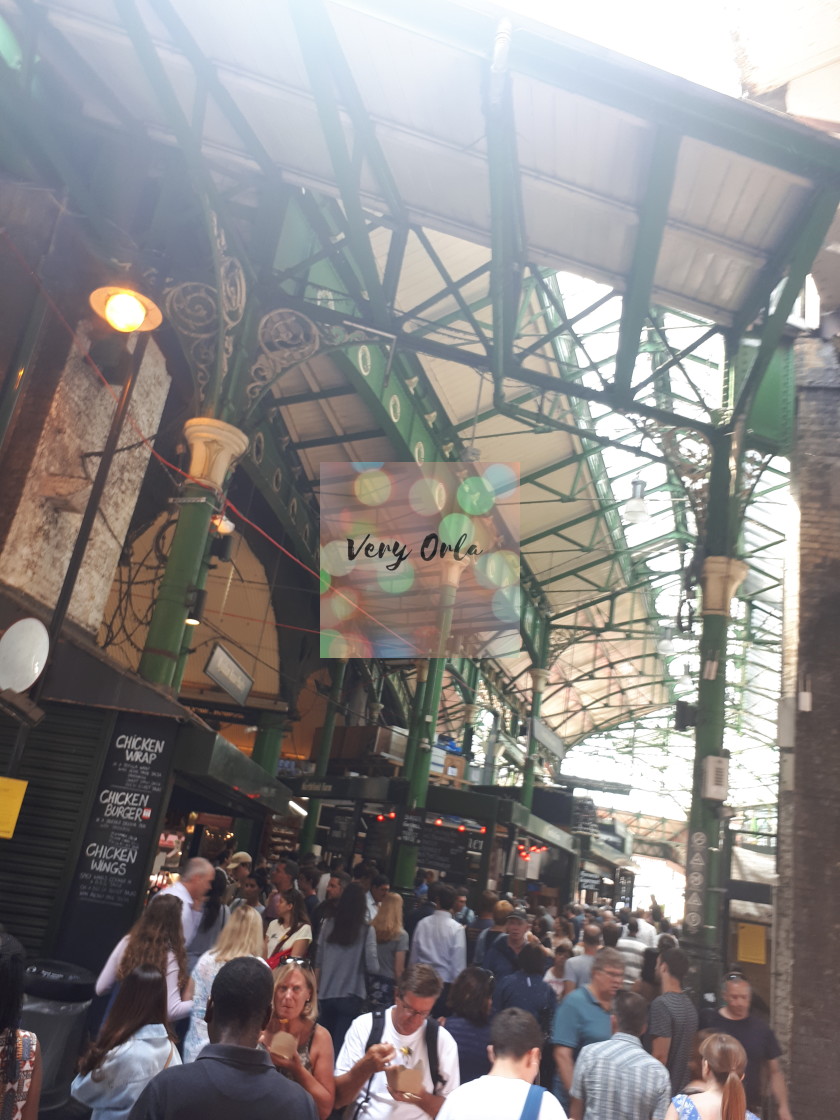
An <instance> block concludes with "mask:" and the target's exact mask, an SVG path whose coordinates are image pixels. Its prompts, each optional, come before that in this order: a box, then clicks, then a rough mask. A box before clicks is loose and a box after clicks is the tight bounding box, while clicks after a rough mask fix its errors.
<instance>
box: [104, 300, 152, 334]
mask: <svg viewBox="0 0 840 1120" xmlns="http://www.w3.org/2000/svg"><path fill="white" fill-rule="evenodd" d="M105 319H106V320H107V322H108V324H109V325H110V326H112V327H113V328H114V330H115V331H121V332H122V333H123V334H131V332H132V331H139V330H140V328H141V327H142V326H143V324H144V323H145V321H146V308H145V307H144V306H143V304H142V302H141V301H140V300H139V299H138V298H137V296H136V295H134V293H133V292H117V293H116V294H115V295H112V296H110V297H109V298H108V299H107V300H106V301H105Z"/></svg>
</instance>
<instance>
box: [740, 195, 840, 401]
mask: <svg viewBox="0 0 840 1120" xmlns="http://www.w3.org/2000/svg"><path fill="white" fill-rule="evenodd" d="M838 204H840V190H838V189H836V188H835V189H834V190H830V191H828V190H827V191H821V192H819V193H818V195H817V198H816V201H815V202H814V205H813V206H812V207H811V208H810V209H809V210H808V212H807V213H808V218H807V221H806V222H805V227H804V229H803V230H802V232H801V234H800V236H799V238H798V240H797V243H796V247H795V249H794V250H793V255H792V257H791V261H790V267H789V269H788V275H787V278H786V280H785V282H784V287H783V289H782V291H781V293H780V294H779V298H778V302H777V304H776V307H775V308H774V310H773V313H772V315H770V316H769V317H768V319H767V322H766V323H765V325H764V329H763V330H762V332H761V343H760V345H759V347H758V353H757V354H756V356H755V361H754V362H753V364H752V367H751V368H750V372H749V373H748V374H747V377H746V379H745V381H744V383H743V385H742V386H741V391H740V393H739V394H738V399H737V400H736V402H735V408H734V412H733V420H735V421H740V420H746V417H747V415H748V414H749V410H750V406H751V405H752V402H753V400H754V399H755V395H756V393H757V392H758V389H759V386H760V385H761V381H762V379H763V377H764V374H765V373H766V372H767V368H768V366H769V365H770V362H771V360H772V358H773V355H774V354H775V352H776V347H777V346H778V345H779V342H780V341H781V338H782V334H783V332H784V329H785V326H786V325H787V320H788V317H789V315H790V313H791V311H792V309H793V305H794V303H795V302H796V299H797V296H798V295H799V293H800V291H801V290H802V285H803V284H804V283H805V277H806V276H807V275H808V272H809V271H810V269H811V265H812V264H813V261H814V257H815V256H816V255H817V252H818V250H819V247H820V245H821V244H822V243H823V240H824V238H825V235H826V233H827V232H828V229H829V226H830V225H831V223H832V221H833V220H834V216H835V214H836V213H837V207H838Z"/></svg>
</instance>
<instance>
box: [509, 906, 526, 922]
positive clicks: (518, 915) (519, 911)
mask: <svg viewBox="0 0 840 1120" xmlns="http://www.w3.org/2000/svg"><path fill="white" fill-rule="evenodd" d="M530 920H531V916H530V914H529V913H528V911H527V910H526V909H525V907H524V906H514V908H513V909H512V910H511V912H510V913H509V914H508V916H507V918H506V919H505V921H507V922H529V921H530Z"/></svg>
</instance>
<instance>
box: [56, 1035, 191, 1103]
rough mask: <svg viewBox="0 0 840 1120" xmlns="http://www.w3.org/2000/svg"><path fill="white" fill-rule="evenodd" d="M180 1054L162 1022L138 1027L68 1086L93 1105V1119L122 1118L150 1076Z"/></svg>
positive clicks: (174, 1062)
mask: <svg viewBox="0 0 840 1120" xmlns="http://www.w3.org/2000/svg"><path fill="white" fill-rule="evenodd" d="M167 1063H168V1064H169V1066H170V1067H172V1066H179V1065H180V1064H181V1056H180V1054H179V1053H178V1051H177V1050H176V1049H175V1044H174V1043H172V1042H170V1040H169V1035H168V1034H167V1031H166V1027H165V1026H164V1025H163V1024H162V1023H150V1024H148V1025H147V1026H145V1027H141V1028H140V1030H139V1031H137V1032H135V1034H133V1035H132V1036H131V1038H130V1039H129V1040H128V1041H127V1042H124V1043H123V1044H122V1045H121V1046H115V1047H114V1049H113V1050H109V1051H108V1053H107V1054H106V1055H105V1057H104V1058H103V1060H102V1064H101V1065H100V1066H99V1067H98V1069H95V1070H93V1071H92V1072H91V1073H80V1074H79V1075H78V1076H77V1077H76V1079H75V1081H74V1082H73V1084H72V1085H71V1087H70V1092H71V1094H72V1095H73V1097H74V1098H75V1099H76V1100H77V1101H81V1102H82V1104H86V1105H87V1106H88V1108H92V1109H93V1120H123V1118H124V1117H126V1116H128V1114H129V1112H131V1108H132V1106H133V1104H134V1102H135V1101H136V1100H137V1098H138V1097H139V1096H140V1094H141V1093H142V1092H143V1090H144V1089H145V1088H146V1086H147V1085H148V1084H149V1082H150V1081H151V1080H152V1078H153V1077H157V1075H158V1074H159V1073H160V1072H161V1070H162V1069H164V1068H165V1067H166V1065H167Z"/></svg>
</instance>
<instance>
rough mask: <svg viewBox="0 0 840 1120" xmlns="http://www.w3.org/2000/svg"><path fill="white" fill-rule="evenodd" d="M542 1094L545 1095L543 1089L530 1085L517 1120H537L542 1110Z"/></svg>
mask: <svg viewBox="0 0 840 1120" xmlns="http://www.w3.org/2000/svg"><path fill="white" fill-rule="evenodd" d="M543 1093H545V1089H544V1088H543V1087H542V1085H530V1086H529V1087H528V1094H527V1096H526V1097H525V1104H524V1105H523V1106H522V1113H521V1115H520V1117H519V1120H537V1117H538V1116H539V1114H540V1109H541V1108H542V1101H543Z"/></svg>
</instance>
